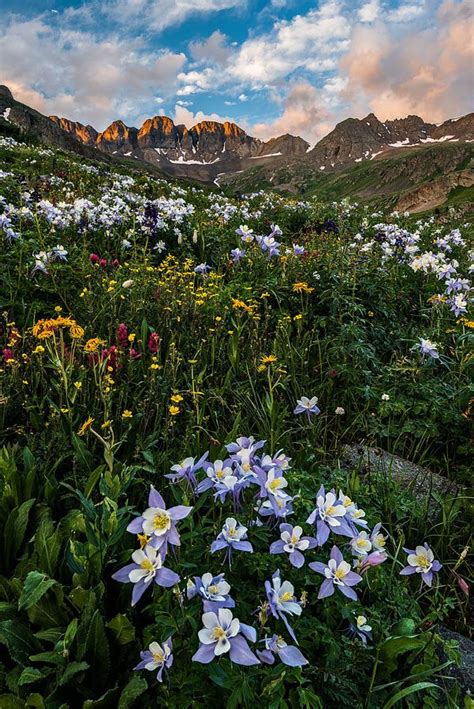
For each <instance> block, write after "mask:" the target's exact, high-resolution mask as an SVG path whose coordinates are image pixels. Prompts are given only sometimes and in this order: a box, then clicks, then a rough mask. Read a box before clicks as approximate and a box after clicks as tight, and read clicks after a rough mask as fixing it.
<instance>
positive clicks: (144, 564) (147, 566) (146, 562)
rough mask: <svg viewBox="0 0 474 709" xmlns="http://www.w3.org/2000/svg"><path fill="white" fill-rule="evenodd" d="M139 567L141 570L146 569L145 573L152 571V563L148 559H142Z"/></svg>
mask: <svg viewBox="0 0 474 709" xmlns="http://www.w3.org/2000/svg"><path fill="white" fill-rule="evenodd" d="M140 566H141V567H142V569H146V570H147V571H151V570H152V569H153V563H152V562H151V561H150V559H143V561H142V563H141V564H140Z"/></svg>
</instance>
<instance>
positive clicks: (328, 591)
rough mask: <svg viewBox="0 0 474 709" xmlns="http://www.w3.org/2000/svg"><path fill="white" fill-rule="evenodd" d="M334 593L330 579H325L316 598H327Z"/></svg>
mask: <svg viewBox="0 0 474 709" xmlns="http://www.w3.org/2000/svg"><path fill="white" fill-rule="evenodd" d="M333 593H334V584H333V582H332V579H325V581H323V582H322V584H321V588H320V589H319V593H318V598H328V597H329V596H332V594H333Z"/></svg>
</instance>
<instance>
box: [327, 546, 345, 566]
mask: <svg viewBox="0 0 474 709" xmlns="http://www.w3.org/2000/svg"><path fill="white" fill-rule="evenodd" d="M330 558H331V559H334V560H335V562H336V563H337V565H338V566H339V564H340V563H341V561H344V557H343V556H342V552H341V550H340V549H339V547H337V546H336V545H335V544H334V546H333V547H332V549H331V554H330Z"/></svg>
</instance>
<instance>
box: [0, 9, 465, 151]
mask: <svg viewBox="0 0 474 709" xmlns="http://www.w3.org/2000/svg"><path fill="white" fill-rule="evenodd" d="M473 76H474V0H312V1H309V0H86V1H80V0H49V1H47V2H45V1H43V0H21V2H19V1H18V0H1V3H0V83H3V84H6V85H7V86H9V88H10V89H11V91H12V92H13V95H14V96H15V98H16V99H18V100H20V101H22V102H24V103H27V104H29V105H30V106H32V107H34V108H36V109H37V110H39V111H41V112H42V113H45V114H47V115H50V114H56V115H59V116H65V117H67V118H70V119H72V120H76V121H80V122H82V123H86V124H87V123H90V124H91V125H93V126H94V127H95V128H96V129H97V130H103V129H104V128H105V127H106V126H107V125H109V124H110V123H111V122H112V121H113V120H117V119H121V120H123V121H124V122H125V123H126V124H127V125H134V126H137V127H140V125H141V124H142V123H143V121H144V120H145V118H148V117H151V116H154V115H160V114H162V115H163V114H164V115H167V116H170V117H171V118H172V119H173V120H174V121H175V122H176V123H184V124H186V125H187V126H188V127H191V126H192V125H194V124H195V123H197V122H198V121H200V120H205V119H212V120H219V121H223V120H232V121H234V122H236V123H238V124H239V125H240V126H242V127H243V128H244V129H245V130H246V131H247V132H248V133H250V134H251V135H254V136H256V137H259V138H261V139H264V140H266V139H268V138H270V137H273V136H276V135H281V134H283V133H292V134H293V135H300V136H302V137H303V138H305V139H306V140H308V142H310V143H311V144H314V143H315V142H316V141H317V140H319V139H320V138H321V137H322V136H324V135H325V134H327V133H328V132H329V131H330V130H331V129H332V128H333V127H334V125H335V124H336V123H337V122H339V121H341V120H343V119H344V118H347V117H349V116H352V117H356V118H362V117H363V116H365V115H367V114H368V113H369V112H374V113H375V114H376V115H377V116H378V117H379V118H380V119H381V120H386V119H392V118H401V117H404V116H406V115H408V114H410V113H415V114H417V115H421V116H422V118H424V119H425V120H428V121H432V122H435V123H436V122H441V121H443V120H445V119H447V118H454V117H458V116H460V115H463V114H465V113H468V112H469V111H471V110H473V95H474V83H473Z"/></svg>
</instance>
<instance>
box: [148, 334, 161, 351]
mask: <svg viewBox="0 0 474 709" xmlns="http://www.w3.org/2000/svg"><path fill="white" fill-rule="evenodd" d="M159 346H160V336H159V335H158V333H157V332H152V333H151V334H150V337H149V338H148V349H149V350H150V352H151V353H152V354H156V353H157V352H158V347H159Z"/></svg>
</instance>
